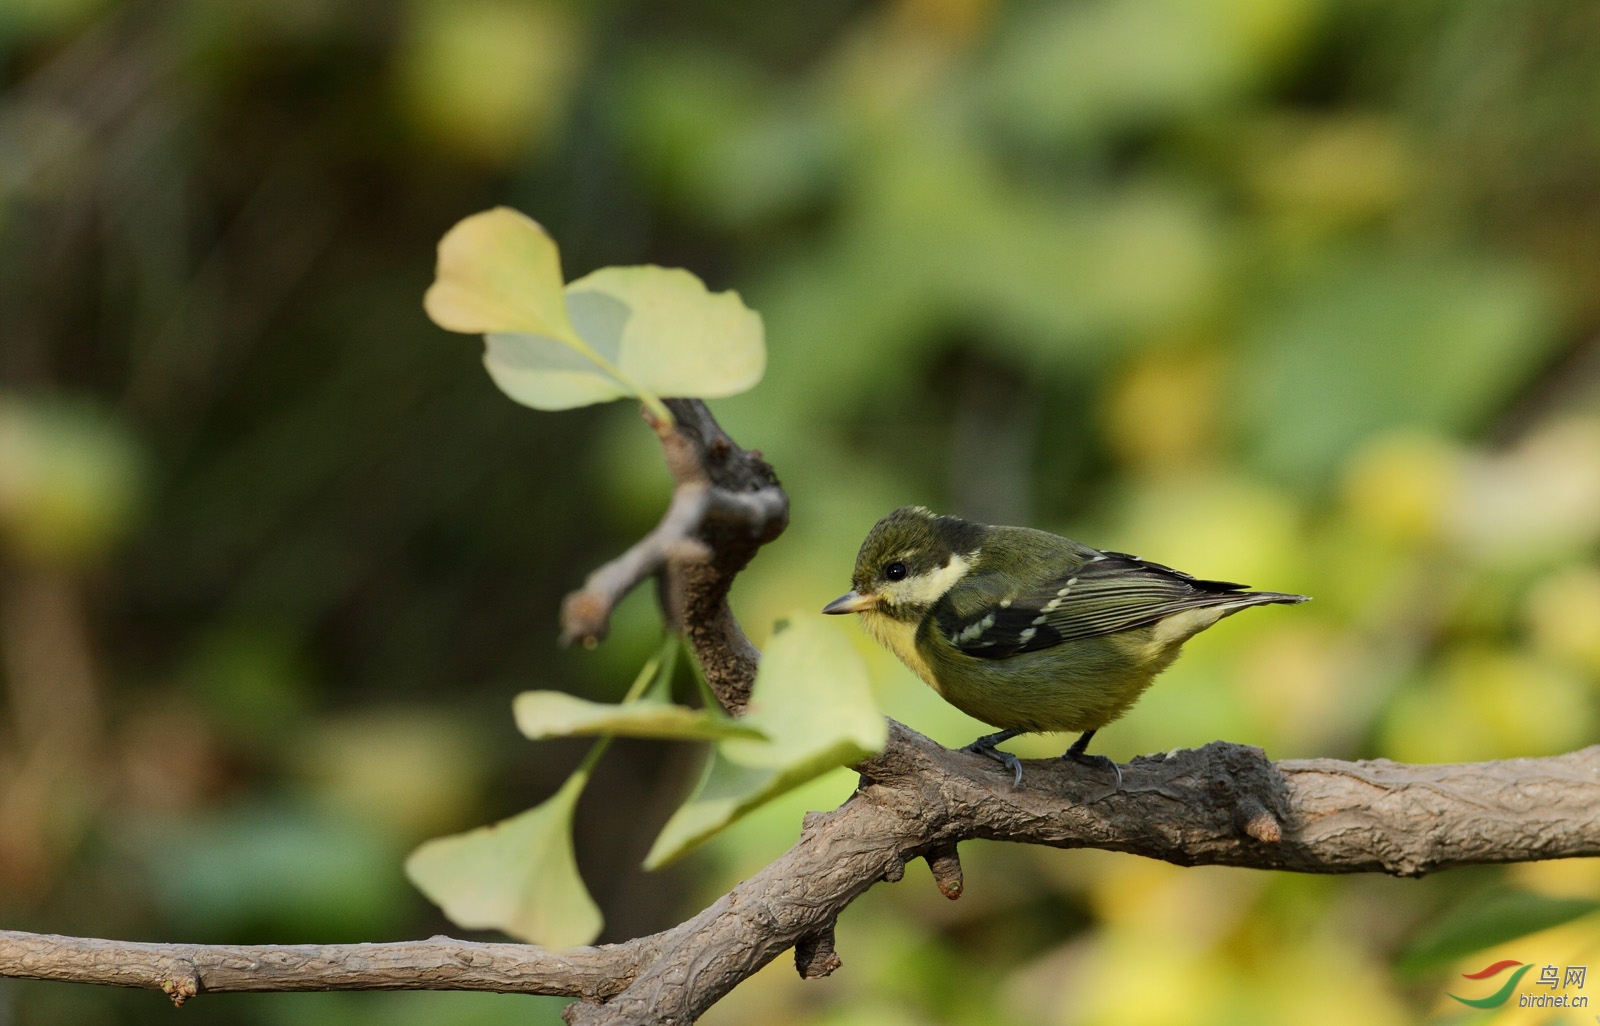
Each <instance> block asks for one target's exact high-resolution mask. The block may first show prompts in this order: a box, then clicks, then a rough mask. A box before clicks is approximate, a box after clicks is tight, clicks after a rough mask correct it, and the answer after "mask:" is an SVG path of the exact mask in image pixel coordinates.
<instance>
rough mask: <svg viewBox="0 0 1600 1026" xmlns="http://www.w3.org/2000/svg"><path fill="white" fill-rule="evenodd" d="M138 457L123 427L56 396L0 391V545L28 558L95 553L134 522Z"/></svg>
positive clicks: (52, 559) (64, 559) (65, 558)
mask: <svg viewBox="0 0 1600 1026" xmlns="http://www.w3.org/2000/svg"><path fill="white" fill-rule="evenodd" d="M138 491H139V456H138V453H137V451H136V449H135V447H134V444H133V441H132V439H130V438H129V437H128V435H127V433H126V431H125V430H124V429H123V427H122V425H121V424H120V423H119V422H117V421H115V420H113V419H111V418H110V417H108V416H105V415H103V414H101V413H100V412H99V411H97V410H95V409H93V408H91V407H88V406H82V405H78V404H75V403H71V402H68V401H64V400H60V399H43V398H23V397H20V396H13V395H4V394H0V542H4V543H6V544H8V545H9V547H10V548H11V549H12V550H13V551H14V552H16V553H17V554H19V555H21V556H23V557H24V558H26V559H29V560H34V561H37V562H42V563H53V564H61V563H67V564H71V563H78V562H82V561H84V560H88V559H92V558H94V557H96V556H98V555H100V554H101V553H102V552H103V551H104V550H105V548H106V546H107V545H109V544H110V543H111V542H112V541H113V540H114V539H115V538H116V537H117V536H118V535H119V534H120V533H121V532H122V531H124V530H125V529H126V528H127V527H128V525H129V522H130V520H131V519H132V515H133V511H134V507H135V505H136V503H137V496H138Z"/></svg>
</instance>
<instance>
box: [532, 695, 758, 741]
mask: <svg viewBox="0 0 1600 1026" xmlns="http://www.w3.org/2000/svg"><path fill="white" fill-rule="evenodd" d="M511 710H512V713H513V714H514V715H515V716H516V720H517V729H518V730H520V731H522V733H523V734H524V735H525V736H526V737H530V738H532V739H533V740H535V741H539V740H542V739H544V738H549V737H595V736H598V735H601V734H609V735H611V736H612V737H648V738H657V739H660V740H678V741H714V740H716V739H718V738H725V737H747V738H755V739H758V740H759V739H761V738H763V737H765V735H764V734H762V733H761V731H759V730H757V729H756V728H754V727H752V726H749V725H748V724H745V723H741V722H740V721H738V720H734V719H730V718H728V717H727V716H726V715H722V714H720V713H717V712H714V711H712V710H709V709H691V708H689V707H688V706H684V705H673V704H670V703H667V702H650V701H640V702H629V703H624V704H621V705H616V704H613V703H610V702H590V701H586V700H584V699H582V698H578V697H577V696H575V695H569V694H567V693H566V692H564V691H525V692H523V693H522V694H520V695H518V696H517V697H516V699H515V700H514V701H513V702H512V704H511Z"/></svg>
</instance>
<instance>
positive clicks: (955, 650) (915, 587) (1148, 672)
mask: <svg viewBox="0 0 1600 1026" xmlns="http://www.w3.org/2000/svg"><path fill="white" fill-rule="evenodd" d="M850 585H851V589H852V590H851V591H850V592H849V594H846V595H842V596H840V597H839V598H837V599H835V600H834V601H832V602H830V603H828V605H827V606H826V607H824V608H823V610H822V611H823V612H824V613H859V614H861V622H862V624H863V625H864V626H865V627H866V629H867V633H869V634H871V635H872V636H873V638H874V639H876V640H877V641H878V643H879V644H881V645H883V646H884V647H885V648H887V649H889V651H891V652H893V653H894V654H895V655H897V656H899V657H900V661H901V662H903V663H905V664H906V665H907V666H908V667H910V668H911V671H912V672H913V673H915V674H916V675H917V676H919V677H921V678H922V679H923V680H924V681H926V682H927V683H928V684H929V686H931V687H932V688H933V690H934V691H936V692H938V693H939V695H940V697H942V698H943V699H944V700H945V701H947V702H949V703H950V704H951V705H953V706H955V707H956V708H957V709H960V710H961V711H962V712H964V713H966V714H967V715H969V716H972V717H975V718H977V719H980V720H982V721H983V722H985V723H988V724H992V725H993V726H996V727H999V728H1000V731H999V732H998V733H995V734H986V735H984V736H983V737H980V738H978V739H977V740H976V741H974V742H972V744H970V745H968V746H967V747H966V748H965V749H963V751H969V752H977V753H980V754H983V755H987V756H989V757H990V758H993V759H996V760H998V761H999V762H1000V763H1001V764H1002V765H1003V766H1005V767H1006V768H1007V769H1010V770H1011V771H1012V772H1013V773H1014V774H1015V777H1016V782H1017V783H1019V784H1020V783H1021V782H1022V763H1021V762H1019V761H1018V760H1017V757H1016V756H1014V755H1012V754H1010V753H1009V752H1002V751H999V750H998V749H997V748H996V747H995V746H996V745H998V744H1001V743H1002V742H1005V741H1009V740H1010V739H1011V738H1014V737H1016V736H1017V735H1018V734H1028V733H1035V732H1040V731H1075V732H1081V736H1079V738H1078V740H1077V741H1075V742H1074V743H1073V745H1072V747H1071V748H1068V749H1067V751H1066V752H1065V753H1064V754H1063V755H1062V756H1061V757H1062V758H1063V759H1071V760H1073V761H1075V762H1080V763H1084V764H1086V765H1091V766H1102V767H1109V768H1111V769H1114V770H1116V774H1117V787H1118V789H1120V788H1121V786H1122V770H1121V769H1120V768H1118V767H1117V765H1116V763H1114V762H1112V761H1111V760H1110V759H1108V758H1106V757H1105V756H1103V755H1088V754H1086V753H1085V749H1087V748H1088V746H1089V739H1090V738H1092V737H1094V733H1095V731H1097V730H1099V729H1100V728H1101V727H1103V726H1105V725H1106V724H1108V723H1110V722H1111V721H1112V720H1115V719H1116V718H1117V717H1118V716H1121V715H1122V714H1123V713H1124V712H1127V710H1128V708H1129V707H1130V706H1132V705H1133V703H1134V702H1135V701H1137V700H1138V698H1139V696H1140V695H1141V694H1142V693H1143V692H1144V689H1145V688H1147V687H1149V686H1150V682H1151V681H1152V680H1154V679H1155V676H1156V674H1158V673H1160V672H1161V671H1162V670H1164V669H1166V668H1167V667H1168V666H1169V665H1170V664H1171V663H1172V661H1173V660H1174V659H1176V658H1177V657H1178V650H1179V649H1180V648H1181V647H1182V646H1183V643H1184V642H1185V641H1188V640H1189V639H1190V638H1192V637H1194V636H1195V635H1196V634H1198V633H1200V632H1201V631H1203V630H1205V629H1206V628H1207V627H1210V626H1211V625H1212V624H1214V623H1216V622H1217V621H1218V620H1220V619H1222V618H1223V617H1225V616H1228V615H1230V614H1232V613H1236V612H1238V611H1239V610H1241V609H1244V608H1245V607H1246V606H1259V605H1265V604H1267V603H1273V602H1281V603H1297V602H1305V601H1307V597H1306V596H1304V595H1286V594H1281V593H1279V592H1273V591H1247V590H1245V589H1246V588H1247V585H1243V584H1230V583H1228V582H1226V581H1202V580H1197V579H1196V578H1194V577H1190V576H1189V575H1188V574H1185V573H1180V572H1178V571H1177V570H1174V569H1172V568H1171V567H1167V566H1162V565H1161V564H1160V563H1152V562H1150V561H1149V560H1144V559H1139V558H1138V557H1136V556H1130V555H1128V554H1127V553H1123V552H1101V551H1100V550H1098V549H1092V548H1090V547H1089V546H1087V545H1081V544H1079V543H1078V542H1075V541H1073V540H1072V539H1070V538H1063V537H1061V536H1060V535H1055V534H1050V533H1048V532H1046V531H1036V530H1034V529H1032V528H1028V527H991V526H988V525H986V524H975V523H972V522H971V521H967V520H962V519H960V518H959V517H951V516H939V515H937V514H935V513H933V512H931V511H930V510H928V509H926V508H925V507H922V506H903V507H901V508H900V509H897V510H895V511H894V512H893V513H890V514H889V515H888V516H886V517H884V518H883V519H882V520H880V521H878V523H877V524H876V525H875V526H874V527H873V528H872V530H871V531H870V532H869V533H868V534H867V539H866V541H864V542H862V543H861V551H860V553H858V554H857V555H856V568H855V573H854V575H853V576H852V577H851V579H850Z"/></svg>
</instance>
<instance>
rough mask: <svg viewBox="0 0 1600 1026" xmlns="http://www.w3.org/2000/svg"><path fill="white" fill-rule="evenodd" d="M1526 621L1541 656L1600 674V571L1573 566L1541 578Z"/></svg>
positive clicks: (1525, 614)
mask: <svg viewBox="0 0 1600 1026" xmlns="http://www.w3.org/2000/svg"><path fill="white" fill-rule="evenodd" d="M1523 617H1524V619H1525V621H1526V622H1527V624H1528V628H1529V630H1530V632H1531V633H1532V635H1533V644H1534V647H1535V648H1537V649H1538V650H1539V651H1540V652H1543V653H1546V654H1548V655H1552V656H1556V657H1557V658H1561V659H1568V660H1572V661H1573V662H1576V663H1577V664H1578V665H1580V666H1583V667H1584V668H1585V669H1587V670H1589V672H1591V673H1595V674H1600V568H1596V567H1594V566H1572V567H1567V568H1565V569H1563V570H1559V571H1557V572H1556V573H1553V574H1550V575H1549V576H1548V577H1544V578H1542V579H1541V580H1540V581H1539V582H1538V583H1536V584H1535V585H1534V586H1533V589H1532V590H1531V591H1530V592H1529V593H1528V599H1527V604H1526V605H1525V607H1524V610H1523Z"/></svg>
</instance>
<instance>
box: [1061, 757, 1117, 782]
mask: <svg viewBox="0 0 1600 1026" xmlns="http://www.w3.org/2000/svg"><path fill="white" fill-rule="evenodd" d="M1061 758H1063V759H1065V760H1067V761H1068V762H1075V763H1077V764H1078V765H1080V766H1091V767H1094V768H1095V769H1105V768H1106V767H1108V766H1109V767H1110V768H1111V772H1113V773H1115V774H1116V775H1117V790H1118V791H1121V790H1122V767H1121V766H1118V765H1117V764H1116V761H1115V760H1113V759H1111V758H1110V757H1109V756H1105V755H1088V754H1085V753H1084V752H1074V751H1067V752H1063V753H1062V755H1061Z"/></svg>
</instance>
